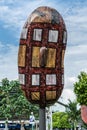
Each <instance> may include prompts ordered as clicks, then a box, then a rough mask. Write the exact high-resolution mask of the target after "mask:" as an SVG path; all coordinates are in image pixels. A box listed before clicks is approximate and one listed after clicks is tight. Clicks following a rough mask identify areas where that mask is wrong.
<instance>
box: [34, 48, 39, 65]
mask: <svg viewBox="0 0 87 130" xmlns="http://www.w3.org/2000/svg"><path fill="white" fill-rule="evenodd" d="M39 55H40V47H33V50H32V67H39Z"/></svg>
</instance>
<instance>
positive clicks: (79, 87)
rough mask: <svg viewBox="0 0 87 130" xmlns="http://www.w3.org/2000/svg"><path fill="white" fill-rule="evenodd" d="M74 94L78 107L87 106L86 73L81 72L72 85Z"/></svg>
mask: <svg viewBox="0 0 87 130" xmlns="http://www.w3.org/2000/svg"><path fill="white" fill-rule="evenodd" d="M74 92H75V94H76V97H77V101H78V103H79V104H80V105H87V73H85V72H81V73H80V75H78V81H77V82H76V83H75V84H74Z"/></svg>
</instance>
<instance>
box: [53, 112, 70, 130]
mask: <svg viewBox="0 0 87 130" xmlns="http://www.w3.org/2000/svg"><path fill="white" fill-rule="evenodd" d="M52 119H53V128H70V127H71V126H70V123H69V120H68V114H67V113H66V112H55V113H53V115H52Z"/></svg>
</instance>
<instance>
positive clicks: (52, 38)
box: [48, 30, 58, 42]
mask: <svg viewBox="0 0 87 130" xmlns="http://www.w3.org/2000/svg"><path fill="white" fill-rule="evenodd" d="M57 40H58V31H57V30H49V38H48V41H49V42H57Z"/></svg>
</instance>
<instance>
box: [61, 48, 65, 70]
mask: <svg viewBox="0 0 87 130" xmlns="http://www.w3.org/2000/svg"><path fill="white" fill-rule="evenodd" d="M64 54H65V50H62V65H61V66H62V68H64Z"/></svg>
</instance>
